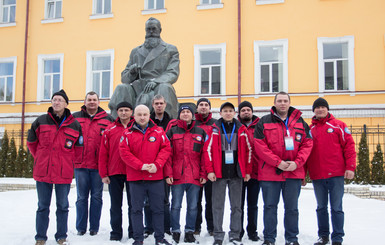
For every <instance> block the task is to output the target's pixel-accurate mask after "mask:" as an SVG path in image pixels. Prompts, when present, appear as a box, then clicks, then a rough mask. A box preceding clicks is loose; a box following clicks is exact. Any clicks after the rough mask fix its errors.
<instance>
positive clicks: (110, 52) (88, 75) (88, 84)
mask: <svg viewBox="0 0 385 245" xmlns="http://www.w3.org/2000/svg"><path fill="white" fill-rule="evenodd" d="M102 56H110V58H111V60H110V62H111V64H110V94H109V96H108V98H111V96H112V92H113V83H114V60H115V50H114V49H107V50H98V51H87V73H86V93H88V92H90V91H94V89H93V85H92V82H93V80H92V78H93V77H92V58H93V57H102ZM99 93H100V92H99ZM99 97H100V98H103V99H105V98H106V97H102V95H101V93H100V94H99Z"/></svg>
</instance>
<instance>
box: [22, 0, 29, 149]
mask: <svg viewBox="0 0 385 245" xmlns="http://www.w3.org/2000/svg"><path fill="white" fill-rule="evenodd" d="M25 16H26V17H25V37H24V66H23V99H22V102H21V142H20V145H21V146H23V145H24V122H25V84H26V81H25V80H26V77H27V44H28V24H29V0H27V10H26V15H25Z"/></svg>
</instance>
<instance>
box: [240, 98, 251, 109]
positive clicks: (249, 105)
mask: <svg viewBox="0 0 385 245" xmlns="http://www.w3.org/2000/svg"><path fill="white" fill-rule="evenodd" d="M243 107H249V108H250V109H251V110H253V105H252V104H251V103H250V102H248V101H246V100H245V101H242V103H240V104H239V106H238V111H241V110H242V108H243Z"/></svg>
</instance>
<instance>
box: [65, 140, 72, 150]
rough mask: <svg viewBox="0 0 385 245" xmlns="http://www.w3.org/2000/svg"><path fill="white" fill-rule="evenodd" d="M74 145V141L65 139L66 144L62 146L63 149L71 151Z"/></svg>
mask: <svg viewBox="0 0 385 245" xmlns="http://www.w3.org/2000/svg"><path fill="white" fill-rule="evenodd" d="M73 145H74V141H73V140H70V139H66V143H65V145H64V147H65V148H67V149H72V146H73Z"/></svg>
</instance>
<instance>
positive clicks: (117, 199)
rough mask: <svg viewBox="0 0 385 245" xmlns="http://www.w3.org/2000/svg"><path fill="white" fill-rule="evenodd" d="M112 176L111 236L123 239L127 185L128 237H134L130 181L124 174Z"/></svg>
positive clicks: (109, 189) (110, 186)
mask: <svg viewBox="0 0 385 245" xmlns="http://www.w3.org/2000/svg"><path fill="white" fill-rule="evenodd" d="M109 178H110V181H111V182H110V184H109V185H108V191H109V192H110V200H111V208H110V224H111V229H112V231H111V233H110V237H111V238H114V239H118V240H121V239H122V237H123V229H122V203H123V194H124V193H123V189H124V185H126V194H127V203H128V237H129V238H132V237H133V233H132V222H131V215H130V211H131V198H130V189H129V182H128V181H127V177H126V175H124V174H118V175H112V176H110V177H109Z"/></svg>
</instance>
